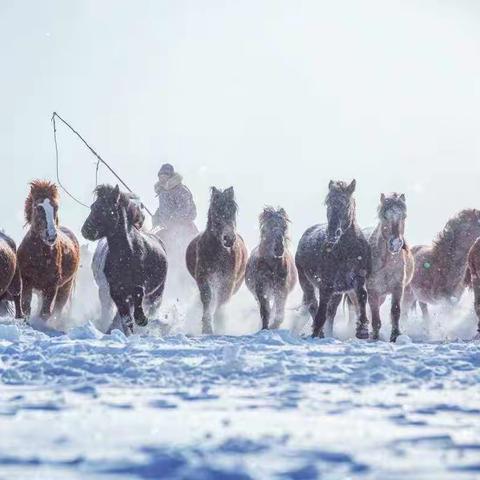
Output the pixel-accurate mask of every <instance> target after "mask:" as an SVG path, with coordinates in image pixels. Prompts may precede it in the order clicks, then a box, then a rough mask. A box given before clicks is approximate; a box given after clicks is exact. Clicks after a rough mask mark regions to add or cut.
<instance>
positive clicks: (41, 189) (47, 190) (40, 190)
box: [24, 180, 60, 224]
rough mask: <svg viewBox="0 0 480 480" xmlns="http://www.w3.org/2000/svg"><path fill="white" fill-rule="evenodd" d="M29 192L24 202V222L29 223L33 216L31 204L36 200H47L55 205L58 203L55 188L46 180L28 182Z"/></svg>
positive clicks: (56, 189)
mask: <svg viewBox="0 0 480 480" xmlns="http://www.w3.org/2000/svg"><path fill="white" fill-rule="evenodd" d="M29 185H30V192H29V193H28V196H27V199H26V200H25V208H24V213H25V221H26V222H27V224H29V223H31V221H32V215H33V203H34V201H35V200H36V199H38V198H49V199H50V200H53V201H54V202H55V203H58V201H59V198H60V196H59V193H58V188H57V186H56V185H55V184H54V183H52V182H50V181H48V180H33V181H32V182H30V184H29Z"/></svg>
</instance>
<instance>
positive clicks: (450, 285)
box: [402, 209, 480, 320]
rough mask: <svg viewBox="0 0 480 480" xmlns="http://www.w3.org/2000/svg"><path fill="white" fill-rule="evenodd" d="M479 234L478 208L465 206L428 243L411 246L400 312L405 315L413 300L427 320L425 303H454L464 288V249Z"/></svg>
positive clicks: (479, 211)
mask: <svg viewBox="0 0 480 480" xmlns="http://www.w3.org/2000/svg"><path fill="white" fill-rule="evenodd" d="M479 236H480V210H474V209H467V210H462V211H461V212H459V213H458V214H457V215H455V216H454V217H453V218H451V219H450V220H449V221H448V222H447V224H446V225H445V227H444V228H443V230H442V231H441V232H440V233H439V234H438V236H437V238H436V239H435V240H434V242H433V244H432V245H429V246H425V245H420V246H415V247H413V248H412V252H413V256H414V258H415V270H414V274H413V279H412V282H411V283H410V287H409V288H407V290H406V291H405V297H404V298H405V299H404V302H403V303H404V306H403V308H402V312H404V313H405V314H406V313H407V312H408V310H409V309H410V308H411V306H412V305H413V304H414V302H415V300H417V301H418V303H419V305H420V308H421V310H422V314H423V317H424V318H425V319H426V320H428V318H429V315H428V304H436V303H439V302H441V301H447V303H449V304H451V305H452V304H455V303H457V302H458V301H459V300H460V297H461V296H462V294H463V292H464V290H465V287H466V283H465V274H466V269H467V257H468V252H469V250H470V248H471V247H472V245H473V244H474V242H475V240H476V239H477V238H478V237H479Z"/></svg>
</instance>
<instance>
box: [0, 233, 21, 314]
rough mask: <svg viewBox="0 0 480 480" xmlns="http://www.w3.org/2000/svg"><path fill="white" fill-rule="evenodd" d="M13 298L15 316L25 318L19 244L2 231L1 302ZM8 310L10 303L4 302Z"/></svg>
mask: <svg viewBox="0 0 480 480" xmlns="http://www.w3.org/2000/svg"><path fill="white" fill-rule="evenodd" d="M10 300H12V301H13V302H14V304H15V318H17V319H19V318H23V311H22V303H21V302H22V279H21V276H20V269H19V266H18V262H17V246H16V244H15V242H14V241H13V240H12V239H11V238H10V237H9V236H8V235H6V234H5V233H3V232H1V231H0V302H2V303H3V302H7V301H10ZM3 307H5V311H6V312H8V311H9V309H8V305H7V304H5V303H4V304H3Z"/></svg>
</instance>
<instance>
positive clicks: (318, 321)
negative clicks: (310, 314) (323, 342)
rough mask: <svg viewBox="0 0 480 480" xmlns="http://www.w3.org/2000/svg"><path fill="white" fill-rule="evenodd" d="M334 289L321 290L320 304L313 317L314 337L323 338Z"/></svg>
mask: <svg viewBox="0 0 480 480" xmlns="http://www.w3.org/2000/svg"><path fill="white" fill-rule="evenodd" d="M332 294H333V292H332V290H330V289H326V288H323V289H321V290H320V302H319V304H318V310H317V313H316V315H315V318H314V319H313V333H312V337H314V338H315V337H320V338H323V337H324V334H323V326H324V325H325V321H326V320H327V308H328V304H329V302H330V299H331V297H332Z"/></svg>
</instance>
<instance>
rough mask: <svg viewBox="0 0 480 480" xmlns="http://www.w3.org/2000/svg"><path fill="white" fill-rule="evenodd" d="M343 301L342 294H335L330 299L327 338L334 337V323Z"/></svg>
mask: <svg viewBox="0 0 480 480" xmlns="http://www.w3.org/2000/svg"><path fill="white" fill-rule="evenodd" d="M341 301H342V294H341V293H335V294H333V295H332V297H331V298H330V301H329V302H328V307H327V332H326V334H327V336H328V337H333V321H334V320H335V315H336V313H337V308H338V306H339V305H340V302H341Z"/></svg>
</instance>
